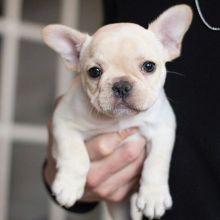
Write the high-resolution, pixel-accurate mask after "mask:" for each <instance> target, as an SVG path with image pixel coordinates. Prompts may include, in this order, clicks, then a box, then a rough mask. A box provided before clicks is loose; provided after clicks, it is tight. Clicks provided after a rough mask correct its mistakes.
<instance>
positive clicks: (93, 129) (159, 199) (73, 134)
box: [44, 5, 192, 220]
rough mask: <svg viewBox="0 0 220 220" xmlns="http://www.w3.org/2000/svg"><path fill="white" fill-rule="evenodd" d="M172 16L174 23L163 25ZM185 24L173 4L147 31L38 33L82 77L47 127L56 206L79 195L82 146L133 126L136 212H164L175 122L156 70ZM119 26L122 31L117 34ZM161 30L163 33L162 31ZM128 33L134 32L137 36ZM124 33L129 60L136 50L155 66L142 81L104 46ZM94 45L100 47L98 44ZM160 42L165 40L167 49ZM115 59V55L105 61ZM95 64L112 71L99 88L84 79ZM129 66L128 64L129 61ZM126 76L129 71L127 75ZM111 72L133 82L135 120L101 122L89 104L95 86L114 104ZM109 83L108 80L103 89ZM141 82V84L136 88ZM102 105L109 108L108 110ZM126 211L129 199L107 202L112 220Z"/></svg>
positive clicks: (175, 49)
mask: <svg viewBox="0 0 220 220" xmlns="http://www.w3.org/2000/svg"><path fill="white" fill-rule="evenodd" d="M177 15H179V16H177ZM176 16H177V19H176V21H175V22H171V21H173V19H175V17H176ZM191 19H192V13H191V11H190V9H189V7H187V6H185V5H180V6H175V7H173V8H171V9H168V10H167V11H166V12H164V13H163V14H162V15H161V16H160V17H159V18H158V19H157V20H156V21H155V22H153V23H152V24H151V25H150V27H149V30H147V31H146V30H143V28H140V27H138V26H135V25H133V24H132V25H131V24H128V25H126V24H119V25H115V26H114V25H112V26H108V27H107V28H104V29H101V31H98V34H95V35H94V36H93V37H88V36H87V35H84V34H82V33H79V32H76V31H72V30H71V29H68V28H66V27H63V26H59V25H55V26H49V27H48V28H46V29H45V30H44V35H45V37H44V38H45V41H46V43H47V44H48V45H49V46H50V47H52V48H53V49H54V50H56V51H57V52H59V53H60V54H61V56H63V57H65V56H66V57H65V58H64V59H65V60H66V62H69V63H71V65H72V66H71V68H72V69H80V71H81V72H83V74H82V73H81V75H78V76H77V77H76V78H75V79H74V81H73V84H72V86H71V88H70V89H69V90H68V92H67V93H66V94H65V95H64V97H63V99H62V101H61V103H60V104H59V105H58V107H57V108H56V110H55V113H54V116H53V121H52V127H53V130H52V133H53V136H54V146H53V156H54V158H55V159H56V162H57V175H56V177H55V180H54V183H53V186H52V190H53V192H54V194H55V196H56V199H57V201H58V202H59V203H60V204H61V205H64V206H67V207H69V206H71V205H73V204H74V203H75V202H76V201H77V200H78V199H80V198H81V197H82V195H83V192H84V187H85V183H86V177H87V173H88V171H89V168H90V160H89V155H88V153H87V151H86V147H85V144H84V143H85V141H86V140H87V139H89V138H91V137H93V136H95V135H98V134H101V133H106V132H113V131H120V130H122V129H125V128H130V127H139V131H140V132H139V135H142V136H144V137H145V138H146V140H147V151H148V157H147V159H146V160H145V162H144V167H143V171H142V177H141V181H140V189H139V191H138V194H137V195H136V206H137V208H138V209H139V210H140V211H141V212H142V213H143V214H144V215H145V216H147V217H148V218H150V219H153V218H160V217H161V216H162V215H163V214H164V213H165V211H166V210H167V209H169V208H171V206H172V198H171V195H170V191H169V185H168V177H169V166H170V159H171V154H172V150H173V146H174V140H175V129H176V122H175V116H174V113H173V110H172V108H171V106H170V104H169V102H168V100H167V97H166V95H165V92H164V89H163V83H164V79H165V76H166V73H165V65H164V64H165V62H166V61H168V60H171V59H174V58H175V57H177V56H179V54H180V49H181V41H182V38H183V35H184V34H185V32H186V30H187V29H188V27H189V25H190V22H191ZM121 27H126V28H127V29H121ZM164 27H165V29H164ZM166 27H168V30H167V32H166ZM113 28H114V31H113V34H112V37H109V38H107V41H101V40H102V39H103V38H105V37H106V36H107V35H108V34H109V33H110V34H111V33H112V32H111V30H112V29H113ZM117 31H118V32H117ZM136 31H137V32H138V33H139V36H138V37H137V33H136ZM134 33H135V35H134ZM127 34H128V35H129V36H130V38H129V40H130V41H129V42H131V45H133V46H131V47H130V50H131V51H132V50H133V48H132V47H135V48H137V51H134V53H137V56H136V57H138V53H139V52H140V55H143V54H146V53H147V55H148V58H149V59H153V60H156V62H157V63H158V64H159V65H158V66H159V67H158V70H157V72H156V73H155V74H154V75H152V76H150V75H149V76H146V77H145V78H144V77H143V73H141V71H140V70H138V69H137V67H136V63H134V64H135V65H133V66H131V67H130V68H129V69H126V68H127V65H124V64H123V62H125V61H124V60H123V56H126V60H128V59H129V58H130V56H131V55H129V53H128V54H127V53H126V52H127V51H126V50H125V51H122V50H123V48H120V50H119V52H120V54H118V52H117V53H116V52H115V51H116V50H115V48H112V47H111V43H109V42H114V43H115V44H116V45H117V44H119V43H120V45H122V44H121V42H123V38H120V37H121V36H126V35H127ZM72 35H73V36H72ZM75 35H76V36H75ZM93 38H95V39H96V41H94V43H93V45H92V46H91V48H92V51H94V50H95V49H97V48H98V51H99V53H98V55H97V54H96V57H95V58H94V57H91V53H90V50H89V49H90V44H91V41H92V39H93ZM145 38H147V39H146V42H149V43H148V44H146V47H147V48H145V49H146V50H145V49H143V48H142V45H143V44H144V42H145ZM137 41H138V42H137ZM139 41H140V42H141V43H139ZM97 42H98V43H97ZM99 42H102V43H100V44H99ZM166 42H168V46H167V44H166ZM140 44H141V45H140ZM62 45H64V47H63V46H62ZM70 46H71V47H72V48H71V49H70V48H69V47H70ZM116 49H117V47H116ZM125 49H126V48H125ZM139 50H140V51H139ZM66 54H68V56H67V55H66ZM100 54H102V56H100ZM117 55H118V57H117V58H116V59H113V58H114V57H115V56H117ZM135 55H136V54H135ZM94 56H95V55H94ZM97 56H98V57H97ZM97 59H101V60H102V61H103V62H104V63H105V61H106V60H107V61H108V62H106V63H107V64H108V65H110V64H112V66H111V65H110V67H111V68H110V67H108V68H107V69H110V70H108V71H106V73H105V75H104V76H103V78H104V79H103V78H102V81H101V82H100V84H99V85H98V84H97V81H95V80H94V81H93V80H91V79H89V77H88V76H87V75H86V71H85V68H86V67H87V66H88V65H89V66H92V65H94V62H95V61H96V60H97ZM120 59H121V60H120ZM130 60H131V61H130V62H132V60H133V57H131V58H130ZM118 61H119V62H118ZM111 62H113V63H111ZM138 62H139V61H138ZM107 64H106V65H107ZM125 64H127V63H125ZM123 68H124V69H123ZM130 70H132V71H131V72H129V73H128V71H130ZM118 73H120V74H121V76H123V77H125V76H127V75H128V79H129V80H130V79H132V80H133V82H135V83H136V84H135V86H136V88H135V89H136V96H135V97H138V98H137V99H138V101H137V102H136V100H135V98H134V97H133V99H132V102H133V103H136V104H138V106H139V107H138V108H141V106H146V107H147V109H145V108H144V110H143V111H140V112H139V113H137V114H126V116H125V117H120V116H121V115H120V114H119V115H117V117H112V115H111V117H108V116H106V117H103V114H104V113H105V112H104V110H102V111H103V112H102V113H99V112H98V111H101V110H100V109H98V107H99V108H100V106H97V103H95V102H96V101H97V96H99V95H100V94H99V93H97V92H96V90H97V87H98V88H99V89H100V87H99V86H101V88H102V90H103V88H104V89H105V88H106V87H107V86H109V88H110V89H109V90H106V91H105V95H106V97H107V98H108V100H110V101H112V100H114V99H113V97H112V96H111V95H109V91H111V85H112V84H111V83H112V82H113V80H114V79H117V77H118V75H117V74H118ZM134 73H135V74H136V75H135V74H134ZM105 77H106V79H105ZM108 77H109V78H108ZM110 79H111V80H112V81H111V83H110V81H109V80H110ZM145 81H146V84H144V83H143V82H145ZM148 84H150V86H149V85H148ZM145 87H146V88H147V87H149V88H147V89H148V90H144V89H145ZM139 88H141V89H142V90H140V91H144V92H145V91H146V92H148V91H149V94H150V93H151V94H152V95H151V99H149V101H147V102H146V101H145V100H144V98H143V94H141V92H139V93H138V91H139V90H138V89H139ZM100 100H101V101H102V102H103V103H102V106H101V107H102V108H101V109H104V107H106V105H107V106H108V105H109V103H110V102H109V103H108V100H107V102H105V101H106V100H105V98H104V99H103V97H102V99H100ZM100 100H99V101H100ZM94 106H95V107H96V110H97V109H98V111H97V112H96V113H95V114H94V113H92V112H91V111H93V109H94ZM109 106H110V107H111V105H109ZM122 113H123V112H122ZM99 114H100V115H99ZM101 115H102V116H101ZM134 138H137V136H136V137H135V136H132V137H130V138H129V139H127V140H126V141H129V140H131V139H134ZM128 207H129V199H127V200H124V201H122V202H119V203H112V202H111V203H108V208H109V211H110V213H111V215H112V217H113V219H114V220H128V219H129V218H130V214H129V213H128V212H127V209H128ZM135 212H136V211H134V212H133V214H134V213H135ZM134 215H135V214H134Z"/></svg>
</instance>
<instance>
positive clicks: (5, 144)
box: [0, 0, 22, 220]
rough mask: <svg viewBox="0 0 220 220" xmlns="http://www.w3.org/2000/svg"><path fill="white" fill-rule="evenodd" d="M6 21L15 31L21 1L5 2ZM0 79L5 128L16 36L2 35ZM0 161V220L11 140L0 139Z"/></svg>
mask: <svg viewBox="0 0 220 220" xmlns="http://www.w3.org/2000/svg"><path fill="white" fill-rule="evenodd" d="M4 4H5V7H4V8H5V16H6V19H8V20H11V21H14V24H13V25H12V28H15V30H17V26H16V24H17V21H18V20H19V18H20V15H21V6H22V0H5V1H4ZM1 55H2V56H1V57H2V66H1V67H2V68H1V72H2V79H1V88H0V89H1V91H0V93H1V100H0V106H1V111H0V114H1V115H0V118H1V121H2V123H3V124H5V125H6V126H7V127H10V125H11V124H12V123H13V122H12V121H13V117H14V103H15V102H14V101H15V90H16V69H17V61H18V60H17V57H18V39H17V36H16V34H15V35H12V34H10V33H4V35H3V48H2V54H1ZM1 141H2V144H1V145H0V152H1V153H0V161H1V171H0V176H1V178H0V179H1V184H0V219H1V220H7V219H8V216H7V215H8V200H9V185H10V165H11V150H12V149H11V147H12V146H11V139H10V138H8V137H7V136H6V137H1Z"/></svg>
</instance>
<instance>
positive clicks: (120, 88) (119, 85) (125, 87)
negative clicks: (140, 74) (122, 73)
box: [112, 80, 132, 99]
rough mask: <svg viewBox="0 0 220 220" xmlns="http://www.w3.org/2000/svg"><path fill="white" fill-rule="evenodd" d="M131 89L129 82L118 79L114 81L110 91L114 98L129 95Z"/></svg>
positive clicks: (123, 97)
mask: <svg viewBox="0 0 220 220" xmlns="http://www.w3.org/2000/svg"><path fill="white" fill-rule="evenodd" d="M131 90H132V85H131V83H130V82H128V81H125V80H120V81H118V82H115V83H114V84H113V86H112V91H113V94H114V97H115V98H121V99H125V98H127V97H128V96H129V94H130V93H131Z"/></svg>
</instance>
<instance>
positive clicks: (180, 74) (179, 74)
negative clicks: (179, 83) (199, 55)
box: [167, 70, 186, 77]
mask: <svg viewBox="0 0 220 220" xmlns="http://www.w3.org/2000/svg"><path fill="white" fill-rule="evenodd" d="M167 73H172V74H175V75H178V76H183V77H186V75H185V74H183V73H179V72H176V71H170V70H167Z"/></svg>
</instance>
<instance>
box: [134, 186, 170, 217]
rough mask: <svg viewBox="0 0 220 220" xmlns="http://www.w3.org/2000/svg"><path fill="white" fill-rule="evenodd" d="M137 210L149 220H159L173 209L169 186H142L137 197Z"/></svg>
mask: <svg viewBox="0 0 220 220" xmlns="http://www.w3.org/2000/svg"><path fill="white" fill-rule="evenodd" d="M136 204H137V208H138V209H139V210H140V211H142V212H143V214H144V215H145V216H146V217H147V218H149V219H154V218H156V219H159V218H160V217H162V216H163V215H164V213H165V211H166V210H167V209H170V208H171V207H172V198H171V196H170V192H169V187H168V185H158V186H154V185H145V186H141V187H140V190H139V193H138V197H137V202H136Z"/></svg>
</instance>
